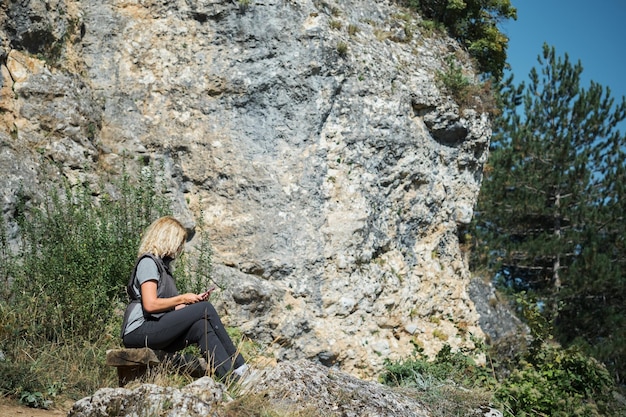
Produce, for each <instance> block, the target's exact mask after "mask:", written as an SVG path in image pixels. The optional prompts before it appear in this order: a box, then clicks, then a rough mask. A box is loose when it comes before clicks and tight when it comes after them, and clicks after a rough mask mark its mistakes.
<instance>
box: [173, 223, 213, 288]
mask: <svg viewBox="0 0 626 417" xmlns="http://www.w3.org/2000/svg"><path fill="white" fill-rule="evenodd" d="M196 226H197V228H198V229H199V230H200V232H199V236H198V239H197V241H198V245H197V247H195V248H192V249H190V250H185V252H183V255H182V256H181V258H180V259H179V260H178V261H177V265H176V271H175V275H176V286H177V288H178V291H179V292H180V293H185V292H193V293H196V294H200V293H203V292H205V291H206V290H208V289H209V288H211V282H212V279H211V277H212V272H213V262H212V256H213V248H212V247H211V240H210V237H209V232H208V231H207V230H206V228H205V227H204V221H203V216H202V213H201V215H200V220H199V221H198V223H197V225H196ZM188 246H189V245H188Z"/></svg>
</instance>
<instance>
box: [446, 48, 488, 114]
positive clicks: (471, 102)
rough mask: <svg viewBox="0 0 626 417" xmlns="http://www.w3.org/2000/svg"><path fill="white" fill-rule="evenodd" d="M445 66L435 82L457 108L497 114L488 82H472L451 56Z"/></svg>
mask: <svg viewBox="0 0 626 417" xmlns="http://www.w3.org/2000/svg"><path fill="white" fill-rule="evenodd" d="M446 65H447V67H446V69H445V70H444V71H439V72H437V74H436V80H437V82H438V84H439V85H440V87H441V88H442V89H443V90H444V91H446V92H448V94H450V95H451V96H452V98H453V99H454V101H456V103H457V104H458V105H459V106H461V107H472V108H474V109H476V110H478V111H481V112H486V113H489V114H492V115H493V114H497V113H498V112H499V110H498V108H497V106H496V105H495V102H494V98H493V91H492V90H491V82H490V81H485V82H480V83H474V82H472V80H471V79H470V78H469V77H467V76H466V75H465V74H464V73H463V67H461V66H460V65H458V64H457V63H456V60H455V59H454V56H452V55H451V56H449V57H447V58H446Z"/></svg>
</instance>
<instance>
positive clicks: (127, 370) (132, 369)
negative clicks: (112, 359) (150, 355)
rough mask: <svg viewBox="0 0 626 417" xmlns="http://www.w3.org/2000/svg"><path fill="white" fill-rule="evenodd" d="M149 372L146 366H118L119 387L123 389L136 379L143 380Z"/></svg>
mask: <svg viewBox="0 0 626 417" xmlns="http://www.w3.org/2000/svg"><path fill="white" fill-rule="evenodd" d="M147 371H148V367H147V366H146V365H137V366H118V367H117V378H118V382H119V386H120V387H123V386H125V385H126V384H128V383H129V382H131V381H134V380H135V379H138V378H141V377H142V376H144V375H145V374H146V372H147Z"/></svg>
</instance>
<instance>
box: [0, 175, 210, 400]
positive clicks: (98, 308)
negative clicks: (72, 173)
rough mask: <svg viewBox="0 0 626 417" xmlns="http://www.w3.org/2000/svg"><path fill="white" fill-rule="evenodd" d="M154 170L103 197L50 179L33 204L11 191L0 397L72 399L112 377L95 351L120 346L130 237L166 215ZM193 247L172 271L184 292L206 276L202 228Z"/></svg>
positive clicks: (0, 275)
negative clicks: (11, 229) (13, 199)
mask: <svg viewBox="0 0 626 417" xmlns="http://www.w3.org/2000/svg"><path fill="white" fill-rule="evenodd" d="M153 172H155V169H154V168H152V167H144V169H143V170H142V172H141V176H140V178H139V180H138V181H131V178H130V176H129V175H127V174H124V175H122V177H121V178H120V179H119V180H118V181H115V182H113V183H112V184H108V185H107V186H106V187H105V186H104V185H102V186H101V187H100V189H107V190H115V191H111V193H110V194H98V193H96V192H94V191H92V190H91V189H88V188H86V187H83V186H77V187H71V186H69V185H68V184H52V185H50V188H49V190H48V193H47V196H46V198H45V199H44V201H43V202H42V203H41V204H39V205H37V204H35V203H34V202H33V201H30V200H28V199H27V198H26V197H25V195H24V194H23V193H20V194H19V196H18V197H19V198H18V199H19V202H20V203H19V205H18V208H17V210H16V216H15V221H16V225H17V227H16V228H15V230H16V231H17V236H16V239H14V242H10V241H9V239H8V236H7V235H8V234H7V228H8V225H7V224H6V223H5V221H4V218H3V217H2V216H0V280H1V282H0V285H1V289H0V291H1V293H2V298H0V353H2V357H1V358H0V374H1V375H2V376H3V377H2V382H0V395H8V396H11V397H13V398H15V399H18V400H21V401H22V402H24V403H26V404H28V405H30V406H34V407H47V406H49V405H50V402H51V401H53V400H54V397H55V396H57V395H59V394H63V395H66V396H69V397H70V398H72V399H76V398H80V397H82V396H85V395H88V394H90V393H93V392H94V391H95V390H96V389H98V388H100V387H102V386H103V385H104V386H106V385H107V384H115V382H116V380H115V376H114V375H113V371H112V370H111V369H110V368H109V367H106V366H105V364H104V357H105V351H106V349H107V348H112V347H117V346H119V345H120V339H119V331H120V325H121V320H122V318H121V314H122V310H123V308H124V306H125V303H126V293H125V286H126V283H127V282H128V278H129V275H130V273H131V270H132V268H133V265H134V262H135V259H136V256H137V247H138V244H139V239H140V238H141V233H142V232H143V230H144V229H145V227H146V226H147V225H148V224H150V223H151V222H152V221H153V220H154V219H156V218H157V217H159V216H161V215H165V214H168V213H169V212H170V208H169V200H168V199H167V198H166V197H165V193H164V190H162V189H161V188H160V184H161V183H162V181H161V180H160V179H158V178H155V177H154V175H153ZM194 252H195V253H193V255H195V258H194V261H193V262H192V259H191V258H192V256H189V257H188V258H186V260H184V261H183V262H181V264H180V265H179V266H178V268H177V273H178V274H179V275H181V276H182V277H183V279H182V285H183V286H184V287H185V288H184V289H186V290H193V289H197V290H198V292H200V291H199V289H200V288H201V289H202V291H204V290H206V286H207V285H208V282H209V279H210V274H211V251H210V244H209V241H208V236H207V235H206V232H203V231H201V232H200V239H199V244H198V245H197V247H196V249H195V251H194Z"/></svg>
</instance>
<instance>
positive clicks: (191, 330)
mask: <svg viewBox="0 0 626 417" xmlns="http://www.w3.org/2000/svg"><path fill="white" fill-rule="evenodd" d="M123 342H124V346H126V347H129V348H139V347H149V348H151V349H158V350H164V351H166V352H176V351H179V350H181V349H183V348H184V347H185V346H187V345H189V344H197V345H198V346H199V347H200V352H202V354H203V355H205V356H206V357H207V360H208V362H209V369H213V370H214V371H215V374H216V375H217V376H218V377H220V378H221V377H224V376H226V375H228V374H229V373H230V372H231V371H232V370H233V369H235V368H238V367H240V366H241V365H243V364H244V363H245V361H244V359H243V356H241V355H240V354H239V353H237V348H235V345H234V344H233V342H232V340H230V337H229V336H228V334H227V333H226V329H224V325H223V324H222V321H221V320H220V318H219V316H218V315H217V312H216V311H215V308H214V307H213V305H212V304H211V303H209V302H208V301H203V302H199V303H195V304H189V305H188V306H186V307H185V308H181V309H180V310H174V311H170V312H168V313H165V314H164V315H163V316H161V318H159V319H158V320H147V321H146V322H145V323H144V324H142V325H141V326H140V327H139V328H137V329H135V330H133V331H132V332H130V333H129V334H127V335H125V336H124V339H123Z"/></svg>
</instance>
